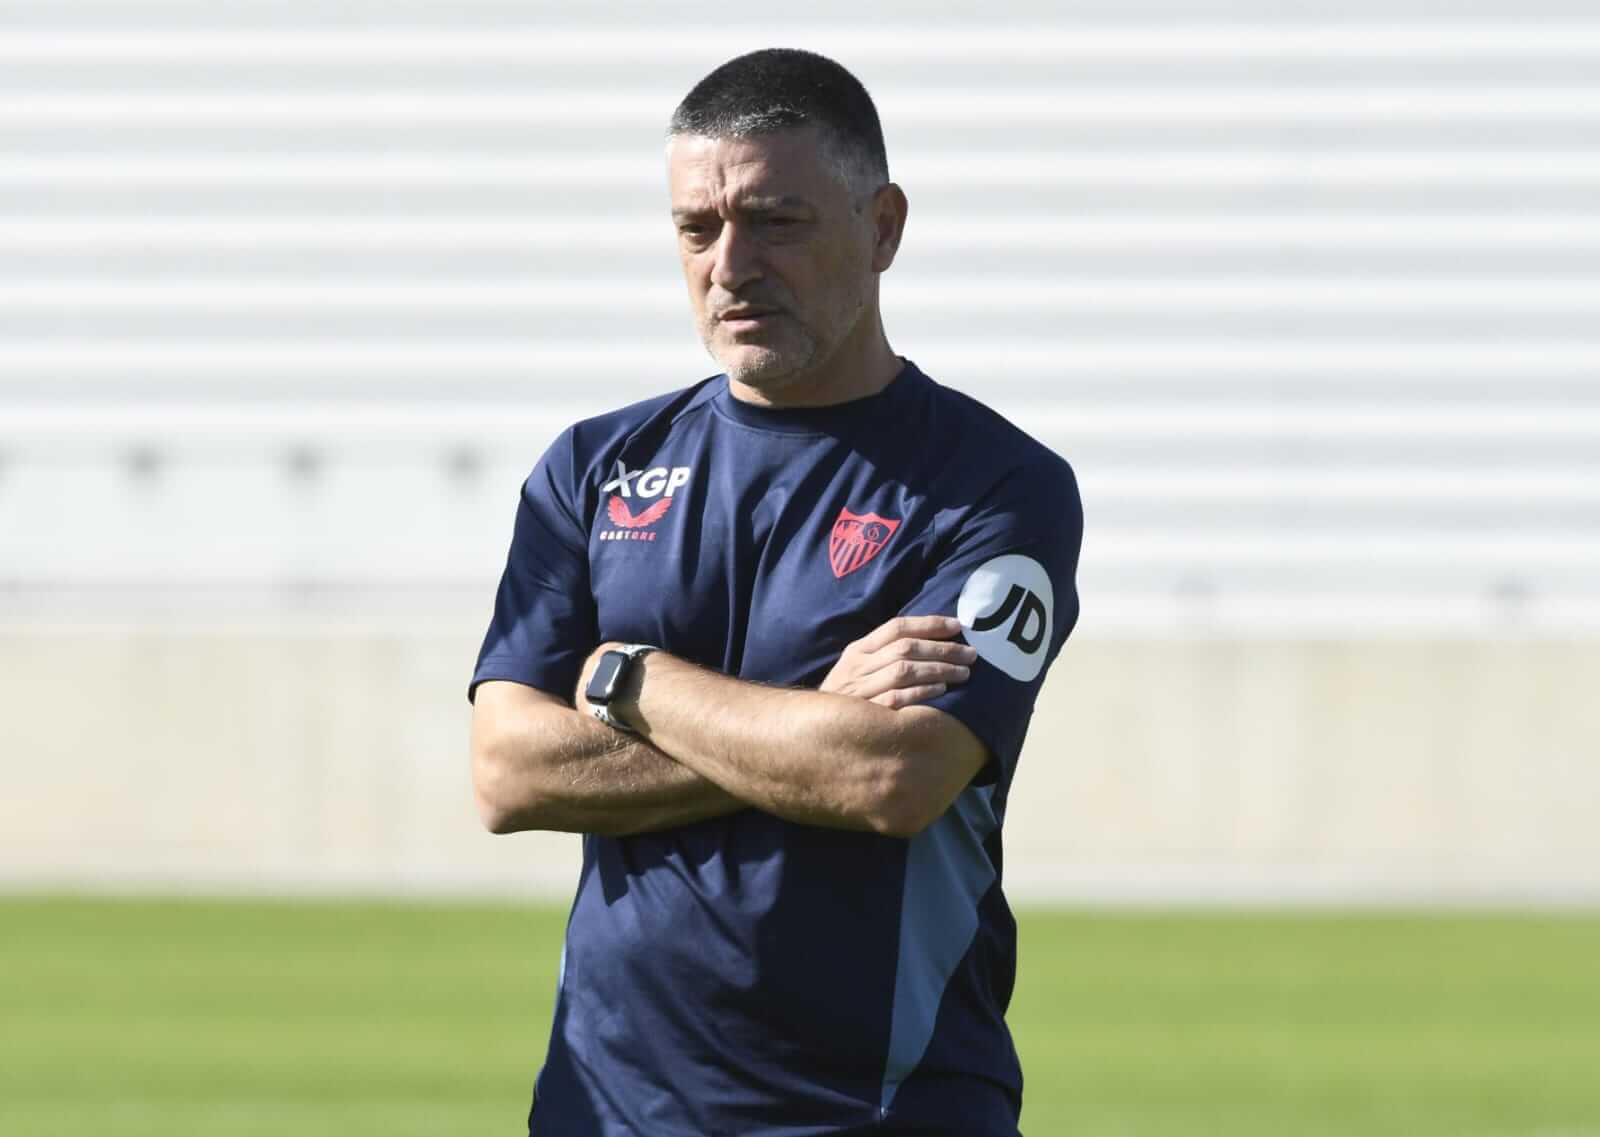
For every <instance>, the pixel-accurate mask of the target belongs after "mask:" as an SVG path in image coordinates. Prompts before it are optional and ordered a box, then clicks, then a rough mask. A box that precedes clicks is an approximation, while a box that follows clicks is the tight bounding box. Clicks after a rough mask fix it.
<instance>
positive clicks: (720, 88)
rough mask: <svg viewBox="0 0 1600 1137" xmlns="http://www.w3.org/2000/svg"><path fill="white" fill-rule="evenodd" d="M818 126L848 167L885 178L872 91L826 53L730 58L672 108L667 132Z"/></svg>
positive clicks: (780, 50) (728, 133) (736, 134)
mask: <svg viewBox="0 0 1600 1137" xmlns="http://www.w3.org/2000/svg"><path fill="white" fill-rule="evenodd" d="M801 126H815V127H818V128H819V129H820V130H821V131H822V133H823V135H824V137H825V138H826V139H827V141H828V142H829V143H830V144H831V145H832V147H833V149H834V150H835V152H836V154H837V156H838V157H839V158H840V159H841V160H842V161H843V162H845V163H846V164H847V165H848V166H850V167H852V168H854V169H856V170H858V171H860V172H861V173H863V174H867V175H869V176H873V177H876V178H879V179H882V180H883V181H887V180H888V179H889V155H888V152H887V151H886V150H885V149H884V145H883V127H882V125H881V124H880V123H879V122H878V108H877V107H875V106H873V105H872V96H871V95H868V94H867V89H866V88H865V87H863V86H862V85H861V80H859V79H857V78H856V77H855V76H854V75H852V74H850V72H848V71H846V70H845V69H844V68H843V67H841V66H840V65H839V64H837V63H835V62H834V61H833V60H831V59H829V58H828V57H827V56H824V55H818V54H816V53H815V52H812V51H801V50H799V49H798V48H791V47H769V48H766V49H764V50H762V51H752V52H750V53H749V54H748V55H741V56H739V57H737V58H735V59H730V60H728V62H726V63H724V64H723V65H722V66H721V67H718V68H717V69H716V70H715V71H713V72H711V74H709V75H707V76H706V77H705V78H704V79H702V80H700V82H698V83H696V84H695V85H694V89H693V90H691V91H690V92H689V93H688V94H687V95H685V96H684V98H683V102H681V103H679V104H678V109H677V110H675V111H673V112H672V123H671V125H670V126H669V127H668V128H667V135H668V137H671V136H673V135H678V134H700V135H704V136H706V137H707V138H744V137H749V136H751V135H758V134H770V133H773V132H775V131H779V130H786V129H790V128H793V127H801Z"/></svg>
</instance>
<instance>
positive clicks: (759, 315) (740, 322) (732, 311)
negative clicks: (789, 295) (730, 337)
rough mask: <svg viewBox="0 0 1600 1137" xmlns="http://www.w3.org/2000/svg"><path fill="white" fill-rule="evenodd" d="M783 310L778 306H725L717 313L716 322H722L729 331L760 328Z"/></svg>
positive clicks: (781, 313)
mask: <svg viewBox="0 0 1600 1137" xmlns="http://www.w3.org/2000/svg"><path fill="white" fill-rule="evenodd" d="M781 315H783V312H782V311H781V310H780V309H778V308H762V307H757V306H749V307H745V306H741V307H738V308H725V309H723V310H722V311H721V312H718V313H717V323H719V324H722V325H723V326H724V327H726V328H727V329H728V330H729V331H733V332H742V331H751V330H754V329H757V328H760V327H761V326H762V325H763V324H766V323H769V322H770V321H772V320H773V319H775V318H776V317H778V316H781Z"/></svg>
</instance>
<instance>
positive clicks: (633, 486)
mask: <svg viewBox="0 0 1600 1137" xmlns="http://www.w3.org/2000/svg"><path fill="white" fill-rule="evenodd" d="M689 474H690V469H689V467H688V466H673V467H671V468H670V469H669V468H668V467H666V466H656V467H654V468H653V469H648V470H647V469H644V468H643V467H641V468H639V469H637V470H630V469H628V467H627V466H626V465H625V464H624V463H623V462H622V461H621V460H618V462H617V464H616V472H615V473H614V474H613V476H612V478H611V480H610V481H607V482H604V483H602V484H601V486H600V492H601V493H608V494H610V495H611V496H610V497H608V498H607V499H606V516H607V517H609V518H610V519H611V524H612V525H613V526H614V528H611V529H602V530H601V531H600V540H602V541H654V540H655V539H656V533H655V531H654V530H653V529H652V526H654V525H655V523H656V522H657V521H660V520H661V519H662V518H663V517H665V516H666V515H667V510H669V509H671V508H672V495H673V492H674V491H675V490H678V489H680V488H682V487H683V486H684V484H685V483H687V482H688V480H689ZM634 498H643V499H645V500H650V499H654V500H651V503H650V504H649V505H646V506H643V507H642V508H641V509H640V510H639V511H638V512H637V513H635V512H634V511H633V509H632V508H631V507H630V506H629V505H628V501H629V500H632V499H634Z"/></svg>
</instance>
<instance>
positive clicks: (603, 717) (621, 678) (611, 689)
mask: <svg viewBox="0 0 1600 1137" xmlns="http://www.w3.org/2000/svg"><path fill="white" fill-rule="evenodd" d="M655 650H656V649H655V648H654V647H652V646H650V645H649V644H623V645H622V646H621V647H620V648H613V649H612V650H611V651H608V652H606V653H605V654H604V655H602V656H601V657H600V662H599V663H598V664H597V665H596V666H595V669H594V674H593V675H591V676H589V685H588V686H587V687H585V688H584V691H583V697H584V700H585V701H586V702H587V703H588V704H589V713H590V714H591V715H593V716H594V717H595V718H597V719H599V720H600V721H601V722H603V723H605V724H606V725H607V726H609V727H612V728H614V729H616V730H621V731H626V732H627V733H628V734H636V733H638V732H637V731H635V730H634V729H633V728H632V727H631V726H629V725H627V724H626V723H624V722H623V721H622V720H621V719H619V718H617V717H616V716H615V715H613V714H612V713H611V704H612V702H613V701H614V700H615V699H616V698H617V697H618V696H619V695H620V694H621V693H622V691H623V690H624V689H626V687H627V685H628V678H629V676H630V675H632V673H633V669H634V667H635V666H636V661H637V660H639V659H641V658H642V657H644V656H646V655H649V654H650V653H651V652H653V651H655Z"/></svg>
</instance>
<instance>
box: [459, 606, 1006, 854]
mask: <svg viewBox="0 0 1600 1137" xmlns="http://www.w3.org/2000/svg"><path fill="white" fill-rule="evenodd" d="M959 631H960V625H959V624H958V623H957V622H956V621H955V620H954V619H952V618H950V617H947V616H915V617H899V618H897V619H894V620H891V621H889V622H888V623H887V624H884V625H883V626H882V627H879V628H878V629H876V630H875V631H873V632H872V633H870V634H869V635H867V636H865V637H863V638H862V639H860V640H857V641H855V642H854V643H852V644H851V645H850V646H849V647H847V648H846V649H845V651H844V653H843V654H842V655H841V656H840V657H839V661H838V663H836V664H835V665H834V667H833V669H832V670H831V671H830V672H829V673H828V675H827V677H826V678H825V679H824V680H823V682H822V685H821V687H820V688H819V689H817V690H815V691H812V690H805V689H793V688H781V687H767V686H763V685H761V684H757V683H750V682H746V681H744V680H739V679H732V678H730V677H728V676H726V675H722V674H719V673H717V672H715V671H709V670H706V669H705V668H701V667H697V666H695V665H694V664H691V663H688V662H686V661H684V660H681V659H678V658H676V657H675V656H671V655H668V654H667V653H665V652H653V653H651V654H649V655H647V656H645V657H643V659H641V660H640V661H639V665H638V666H637V667H636V668H635V671H634V674H635V675H636V676H638V679H637V681H636V682H635V683H634V684H633V685H632V689H631V690H630V691H628V692H625V693H624V695H623V698H622V700H621V702H620V703H614V704H613V705H612V713H613V714H616V715H619V717H621V718H622V720H623V721H624V722H626V723H627V724H628V725H630V726H632V727H634V728H636V729H637V730H638V734H637V735H627V734H624V733H622V732H620V731H617V730H613V729H612V728H611V727H608V726H606V725H604V724H602V723H600V722H597V721H595V720H594V719H593V718H591V717H589V715H588V714H586V713H585V712H584V711H581V710H577V709H574V707H573V704H572V703H569V702H567V701H566V700H563V699H561V698H558V697H557V696H555V695H552V694H550V693H548V692H545V691H540V690H538V689H536V688H533V687H529V686H525V685H523V684H521V683H513V682H507V681H504V680H499V681H496V680H489V681H485V682H483V683H481V684H479V686H478V691H477V697H476V700H475V702H474V705H473V712H472V780H473V789H474V793H475V796H476V799H477V804H478V811H479V813H480V815H481V816H482V818H483V822H484V825H485V826H486V827H487V828H488V829H489V830H490V831H491V832H495V833H513V832H517V831H519V830H524V829H557V830H565V831H569V832H580V833H597V834H601V835H605V836H625V835H627V834H632V833H644V832H649V831H653V830H658V829H667V828H672V827H675V826H679V825H686V824H689V823H690V822H693V821H700V820H704V819H705V818H710V817H720V816H722V815H724V814H728V813H733V812H735V811H736V810H740V809H745V808H749V807H755V808H757V809H761V810H765V811H766V812H768V813H772V814H775V815H777V816H779V817H782V818H786V819H787V820H790V821H797V822H801V823H804V824H809V825H822V826H830V827H834V828H844V829H863V830H871V831H873V832H877V833H883V834H886V835H890V836H897V837H909V836H912V835H914V834H916V833H918V832H920V831H921V830H922V829H924V828H925V827H926V826H927V825H929V824H930V823H932V822H933V821H934V820H935V819H936V818H938V817H939V815H940V814H942V813H943V812H944V811H945V810H946V809H947V808H948V807H949V805H950V803H951V802H952V801H954V800H955V798H956V796H957V795H958V794H960V793H961V791H962V789H963V788H964V787H965V786H966V785H967V783H968V782H970V781H971V780H972V778H973V777H974V776H975V775H976V774H977V773H978V771H979V770H980V769H981V768H982V767H983V764H984V762H985V760H986V759H987V757H988V754H987V750H986V748H985V747H984V745H983V743H982V742H980V741H979V740H978V738H977V736H975V735H974V734H973V733H972V732H971V731H970V730H968V729H967V728H966V726H964V725H963V724H962V723H961V722H959V721H958V720H957V719H955V718H954V717H953V716H951V715H947V714H945V713H944V712H943V711H939V710H935V709H934V708H932V707H924V706H919V705H918V704H919V703H921V702H924V701H926V700H928V699H931V698H934V697H936V696H937V695H939V694H941V693H943V692H944V691H945V690H946V689H947V687H948V686H950V685H951V684H955V683H960V682H964V681H965V680H966V678H967V676H968V674H969V671H968V668H969V667H970V665H971V664H972V663H973V662H974V661H975V659H976V653H975V652H974V651H973V649H972V648H971V647H969V646H967V645H966V644H964V643H960V642H958V641H956V640H955V638H954V637H955V636H956V635H957V634H958V633H959ZM614 646H616V645H613V644H601V645H600V646H599V647H598V648H596V649H595V651H594V652H593V653H592V654H591V655H590V656H589V658H588V660H587V661H586V662H585V664H584V666H583V668H582V671H581V673H580V675H579V679H578V688H577V689H578V691H579V692H581V691H582V690H583V689H584V687H585V686H586V685H587V683H588V679H589V675H590V673H591V672H592V671H593V669H594V667H595V665H596V663H597V662H598V660H599V657H600V654H601V653H602V652H604V651H605V650H606V649H607V648H610V647H614Z"/></svg>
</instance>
